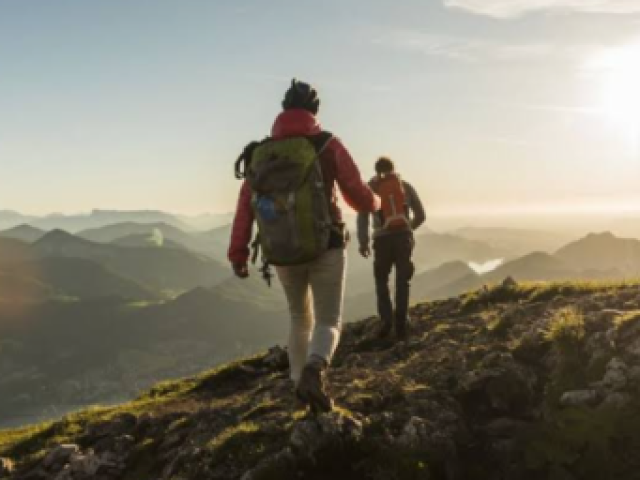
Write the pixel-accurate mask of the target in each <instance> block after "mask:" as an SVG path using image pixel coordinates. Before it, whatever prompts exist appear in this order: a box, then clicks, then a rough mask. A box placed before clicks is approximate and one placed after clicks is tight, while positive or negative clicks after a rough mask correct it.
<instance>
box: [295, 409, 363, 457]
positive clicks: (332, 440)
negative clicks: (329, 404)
mask: <svg viewBox="0 0 640 480" xmlns="http://www.w3.org/2000/svg"><path fill="white" fill-rule="evenodd" d="M362 436H363V427H362V423H361V422H360V421H358V420H356V419H354V418H351V417H347V416H345V415H342V414H340V413H338V412H331V413H327V414H324V415H320V416H318V417H316V418H309V419H305V420H302V421H300V422H298V423H297V424H296V426H295V427H294V429H293V432H292V433H291V439H290V443H291V446H292V448H293V450H294V452H295V453H296V454H298V455H299V456H301V457H305V458H311V459H314V458H316V455H317V454H318V453H319V452H321V451H322V450H323V449H325V448H327V447H328V446H331V448H335V447H339V446H340V445H344V444H347V443H349V442H357V441H359V440H360V439H361V438H362Z"/></svg>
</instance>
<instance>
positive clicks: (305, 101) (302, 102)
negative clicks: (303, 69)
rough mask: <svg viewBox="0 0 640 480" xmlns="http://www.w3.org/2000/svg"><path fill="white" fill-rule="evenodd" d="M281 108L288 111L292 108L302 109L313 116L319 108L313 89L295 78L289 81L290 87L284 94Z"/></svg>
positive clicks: (316, 93) (316, 94) (316, 95)
mask: <svg viewBox="0 0 640 480" xmlns="http://www.w3.org/2000/svg"><path fill="white" fill-rule="evenodd" d="M282 108H283V109H284V110H289V109H292V108H302V109H304V110H308V111H309V112H311V113H313V114H314V115H315V114H317V113H318V109H319V108H320V99H319V98H318V92H317V91H316V89H315V88H313V87H312V86H311V85H309V84H308V83H305V82H299V81H298V80H296V79H295V78H294V79H293V80H291V86H290V87H289V89H288V90H287V91H286V93H285V94H284V100H282Z"/></svg>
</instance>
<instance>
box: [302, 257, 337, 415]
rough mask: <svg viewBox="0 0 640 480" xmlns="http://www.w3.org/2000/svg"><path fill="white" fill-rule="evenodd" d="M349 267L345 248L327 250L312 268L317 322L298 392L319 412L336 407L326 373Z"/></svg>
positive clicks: (333, 347) (332, 352) (335, 335)
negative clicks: (346, 272)
mask: <svg viewBox="0 0 640 480" xmlns="http://www.w3.org/2000/svg"><path fill="white" fill-rule="evenodd" d="M345 269H346V255H345V250H344V249H331V250H329V251H327V252H326V253H325V254H324V255H322V257H320V258H319V259H318V260H316V261H315V262H313V263H312V264H311V267H310V272H309V279H310V284H311V291H312V292H313V306H314V311H315V317H316V323H315V328H314V331H313V336H312V339H311V347H310V349H309V357H308V359H307V364H306V365H305V367H304V369H303V370H302V376H301V378H300V382H299V384H298V389H297V394H298V396H299V397H300V398H301V399H302V400H303V401H306V402H308V403H309V405H310V406H311V409H312V410H313V411H316V412H328V411H330V410H331V409H332V408H333V402H332V400H331V397H330V396H329V394H328V393H327V391H326V388H325V372H326V370H327V368H328V367H329V364H330V363H331V358H332V357H333V354H334V352H335V350H336V348H337V346H338V342H339V340H340V332H341V329H342V304H343V298H344V280H345Z"/></svg>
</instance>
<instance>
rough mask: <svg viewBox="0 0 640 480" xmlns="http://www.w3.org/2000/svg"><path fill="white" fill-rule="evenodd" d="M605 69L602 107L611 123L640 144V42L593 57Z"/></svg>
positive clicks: (636, 147)
mask: <svg viewBox="0 0 640 480" xmlns="http://www.w3.org/2000/svg"><path fill="white" fill-rule="evenodd" d="M590 63H591V66H592V67H595V68H597V69H600V70H602V71H603V72H604V75H605V76H604V83H603V89H602V100H601V101H602V109H603V111H604V113H605V115H606V117H607V119H608V121H609V122H610V123H611V125H612V126H614V127H615V128H616V129H617V130H618V131H619V132H620V134H621V135H623V136H624V137H625V138H626V139H627V140H629V141H630V142H631V144H632V146H633V149H634V151H635V152H638V147H640V42H639V43H634V44H630V45H626V46H624V47H618V48H613V49H607V50H604V51H602V52H600V53H599V54H598V55H596V57H595V58H594V59H593V61H592V62H590Z"/></svg>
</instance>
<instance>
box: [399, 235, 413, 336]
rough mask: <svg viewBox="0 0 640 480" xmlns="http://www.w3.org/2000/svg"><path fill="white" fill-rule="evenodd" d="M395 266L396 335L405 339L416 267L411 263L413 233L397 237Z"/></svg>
mask: <svg viewBox="0 0 640 480" xmlns="http://www.w3.org/2000/svg"><path fill="white" fill-rule="evenodd" d="M395 237H396V238H395V249H394V250H395V265H396V299H395V300H396V302H395V303H396V316H395V322H396V333H397V334H398V337H400V338H403V337H404V336H405V335H406V325H407V320H408V317H407V315H408V310H409V297H410V291H411V279H412V278H413V273H414V270H415V267H414V265H413V262H412V261H411V257H412V254H413V246H414V240H413V235H412V234H411V233H407V234H401V235H396V236H395Z"/></svg>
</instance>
